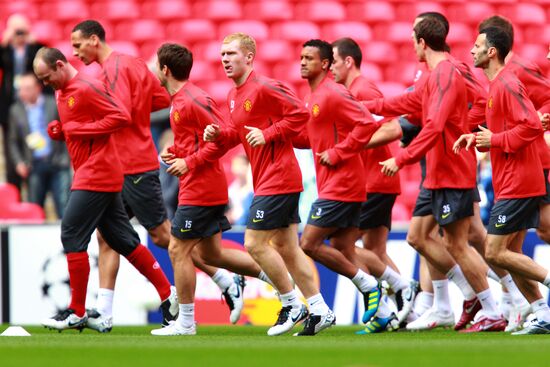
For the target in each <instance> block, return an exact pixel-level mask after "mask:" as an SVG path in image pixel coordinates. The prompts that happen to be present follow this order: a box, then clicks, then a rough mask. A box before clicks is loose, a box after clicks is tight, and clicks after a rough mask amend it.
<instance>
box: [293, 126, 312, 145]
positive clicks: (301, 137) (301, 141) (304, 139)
mask: <svg viewBox="0 0 550 367" xmlns="http://www.w3.org/2000/svg"><path fill="white" fill-rule="evenodd" d="M292 146H293V147H294V148H296V149H311V143H310V141H309V136H308V133H307V124H306V125H304V127H303V128H302V130H300V132H299V133H298V135H294V136H293V137H292Z"/></svg>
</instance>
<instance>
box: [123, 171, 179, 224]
mask: <svg viewBox="0 0 550 367" xmlns="http://www.w3.org/2000/svg"><path fill="white" fill-rule="evenodd" d="M122 199H123V200H124V206H125V208H126V212H127V213H128V217H130V218H132V217H134V216H135V217H136V218H137V220H138V221H139V223H140V224H141V225H142V226H144V227H145V229H147V230H150V229H152V228H155V227H158V226H159V225H161V224H162V223H163V222H164V221H165V220H166V219H168V215H167V214H166V208H165V207H164V201H163V200H162V188H161V186H160V180H159V170H158V169H157V170H153V171H147V172H143V173H139V174H135V175H126V176H124V186H123V188H122Z"/></svg>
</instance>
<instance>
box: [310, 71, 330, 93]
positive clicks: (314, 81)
mask: <svg viewBox="0 0 550 367" xmlns="http://www.w3.org/2000/svg"><path fill="white" fill-rule="evenodd" d="M326 76H327V72H326V71H323V72H322V73H320V74H319V75H317V76H316V77H314V78H312V79H308V80H307V82H308V83H309V87H310V88H311V91H312V92H314V91H315V89H317V87H318V86H319V84H321V82H322V81H323V80H324V79H325V77H326Z"/></svg>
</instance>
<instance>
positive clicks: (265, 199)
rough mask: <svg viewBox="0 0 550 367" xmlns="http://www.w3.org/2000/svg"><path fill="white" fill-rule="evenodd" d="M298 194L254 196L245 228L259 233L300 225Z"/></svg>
mask: <svg viewBox="0 0 550 367" xmlns="http://www.w3.org/2000/svg"><path fill="white" fill-rule="evenodd" d="M299 201H300V193H299V192H297V193H293V194H281V195H268V196H254V199H252V204H250V211H249V214H248V221H247V223H246V228H248V229H254V230H259V231H267V230H271V229H277V228H283V227H288V226H289V225H290V224H293V223H300V214H299V213H298V203H299Z"/></svg>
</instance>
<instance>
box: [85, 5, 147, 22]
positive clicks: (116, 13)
mask: <svg viewBox="0 0 550 367" xmlns="http://www.w3.org/2000/svg"><path fill="white" fill-rule="evenodd" d="M90 10H91V13H92V17H93V18H94V19H109V20H114V21H119V20H130V19H137V18H139V5H137V4H136V3H135V2H134V1H133V0H111V1H103V2H98V3H94V4H92V6H91V9H90Z"/></svg>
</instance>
